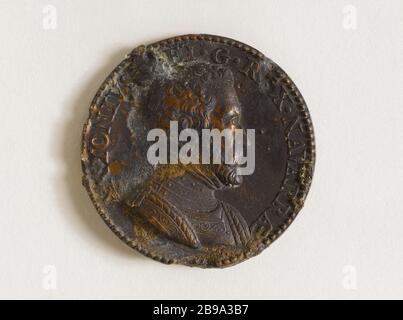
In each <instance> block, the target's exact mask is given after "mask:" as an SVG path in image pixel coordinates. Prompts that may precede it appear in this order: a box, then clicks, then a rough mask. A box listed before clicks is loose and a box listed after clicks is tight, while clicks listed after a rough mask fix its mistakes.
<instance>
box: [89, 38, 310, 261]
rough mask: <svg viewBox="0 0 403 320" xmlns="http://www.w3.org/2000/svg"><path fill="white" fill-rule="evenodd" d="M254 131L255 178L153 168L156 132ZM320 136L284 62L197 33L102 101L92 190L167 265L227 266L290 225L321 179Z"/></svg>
mask: <svg viewBox="0 0 403 320" xmlns="http://www.w3.org/2000/svg"><path fill="white" fill-rule="evenodd" d="M170 121H177V122H178V125H179V130H181V129H185V128H191V129H195V130H197V131H198V132H200V131H201V130H202V129H214V128H216V129H219V130H223V129H225V128H229V127H231V128H248V129H255V133H256V158H255V159H256V160H255V161H256V169H255V172H254V173H253V174H252V175H247V176H239V175H237V173H236V172H237V171H236V166H233V165H226V164H208V165H207V164H186V165H185V164H181V163H179V164H165V165H157V166H154V165H151V164H150V163H149V162H148V161H147V157H146V154H147V150H148V148H149V146H150V144H151V142H149V141H147V139H146V137H147V133H148V132H149V130H151V129H153V128H161V129H164V130H169V123H170ZM314 152H315V151H314V138H313V129H312V123H311V120H310V116H309V113H308V110H307V107H306V105H305V102H304V99H303V98H302V96H301V94H300V93H299V91H298V89H297V88H296V86H295V85H294V84H293V82H292V81H291V80H290V78H289V77H288V76H287V75H286V74H285V72H284V71H283V70H282V69H281V68H280V67H279V66H277V65H276V64H275V63H274V62H273V61H271V60H270V59H268V58H266V57H265V56H264V55H263V54H261V53H260V52H258V51H257V50H255V49H253V48H251V47H249V46H247V45H244V44H242V43H240V42H237V41H235V40H231V39H228V38H223V37H218V36H210V35H187V36H179V37H175V38H171V39H167V40H163V41H160V42H157V43H154V44H151V45H148V46H140V47H138V48H136V49H134V50H133V51H132V52H131V53H130V54H129V55H128V56H127V57H126V58H125V59H124V60H123V61H122V62H121V63H120V64H119V65H118V66H117V67H116V69H115V70H114V71H113V72H112V73H111V74H110V76H109V77H108V78H107V79H106V80H105V82H104V83H103V84H102V86H101V88H100V89H99V91H98V93H97V94H96V96H95V98H94V100H93V102H92V105H91V108H90V115H89V119H88V121H87V123H86V125H85V127H84V131H83V145H82V156H81V160H82V165H83V171H84V177H83V183H84V185H85V187H86V189H87V191H88V193H89V194H90V197H91V199H92V201H93V203H94V205H95V206H96V208H97V210H98V212H99V213H100V215H101V217H102V218H103V219H104V220H105V222H106V223H107V224H108V226H109V227H110V228H111V229H112V231H113V232H115V234H116V235H118V236H119V238H120V239H122V240H123V241H124V242H126V243H127V244H128V245H129V246H131V247H133V248H135V249H137V250H138V251H140V252H141V253H143V254H145V255H147V256H149V257H151V258H153V259H155V260H158V261H161V262H164V263H180V264H185V265H189V266H199V267H226V266H230V265H234V264H237V263H239V262H242V261H244V260H245V259H248V258H250V257H252V256H254V255H257V254H258V253H260V252H261V251H262V250H263V249H264V248H266V247H267V246H268V245H270V243H272V242H273V241H274V240H275V239H276V238H278V237H279V236H280V235H281V234H282V232H283V231H284V230H285V229H286V228H287V227H288V226H289V225H290V223H291V222H292V221H293V219H294V218H295V216H296V215H297V213H298V212H299V210H300V209H301V208H302V206H303V204H304V201H305V198H306V195H307V192H308V189H309V186H310V184H311V180H312V174H313V166H314V158H315V156H314Z"/></svg>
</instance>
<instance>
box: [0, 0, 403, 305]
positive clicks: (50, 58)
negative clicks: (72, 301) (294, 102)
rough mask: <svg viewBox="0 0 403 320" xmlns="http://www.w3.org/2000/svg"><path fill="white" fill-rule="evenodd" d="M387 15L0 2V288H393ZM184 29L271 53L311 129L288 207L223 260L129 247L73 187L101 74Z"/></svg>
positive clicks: (392, 96)
mask: <svg viewBox="0 0 403 320" xmlns="http://www.w3.org/2000/svg"><path fill="white" fill-rule="evenodd" d="M47 5H51V6H53V7H50V8H55V9H56V14H57V16H56V18H57V21H56V26H55V25H52V24H50V25H49V20H48V18H49V11H47V10H48V9H49V7H46V6H47ZM348 5H353V6H354V7H353V8H356V18H357V21H356V22H357V25H356V29H351V28H349V27H351V20H350V18H351V16H350V15H349V13H351V12H353V11H354V10H353V11H351V7H348ZM346 6H347V7H346ZM43 10H45V11H43ZM344 10H345V11H344ZM353 13H354V12H353ZM402 14H403V2H402V1H400V0H395V1H392V0H387V1H385V0H382V1H381V0H377V1H375V0H372V1H369V0H361V1H358V0H356V1H353V0H351V1H344V0H339V1H336V0H331V1H330V0H327V1H326V0H304V1H297V0H294V1H291V0H287V1H285V0H278V1H245V0H240V1H239V0H230V1H213V0H207V1H206V0H204V1H191V0H186V1H185V0H183V1H179V0H169V1H145V0H144V1H133V0H127V1H118V0H113V1H100V0H97V1H78V0H74V1H72V0H70V1H61V0H60V1H57V0H48V1H44V0H35V1H15V0H13V1H11V0H10V1H5V0H2V1H1V2H0V39H1V49H0V95H1V104H0V108H1V109H0V110H1V125H0V133H1V138H0V147H1V153H0V179H1V185H0V188H1V189H0V194H1V202H0V212H1V224H0V226H1V231H0V297H1V298H50V299H57V298H144V299H145V298H171V299H172V298H194V299H198V298H221V299H235V298H262V299H266V298H352V299H355V298H403V286H402V284H403V273H402V267H403V250H402V247H401V244H402V241H403V210H402V185H403V184H402V182H403V165H402V161H403V160H402V157H403V129H402V128H401V125H402V121H403V105H402V101H403V62H402V58H403V45H402V44H403V41H402V39H403V19H402ZM353 18H354V17H353ZM346 19H347V20H346ZM49 27H50V29H49ZM52 27H55V28H54V29H52ZM353 27H354V26H353ZM187 33H210V34H217V35H222V36H227V37H231V38H234V39H237V40H239V41H242V42H245V43H247V44H249V45H251V46H253V47H255V48H257V49H259V50H260V51H262V52H263V53H265V54H266V55H267V56H269V57H270V58H272V59H273V60H274V61H276V62H277V63H278V64H279V65H280V66H281V67H282V68H284V69H285V70H286V71H287V72H288V74H289V75H290V76H291V78H292V79H293V80H294V81H295V82H296V83H297V85H298V87H299V89H300V90H301V92H302V94H303V95H304V97H305V99H306V101H307V104H308V107H309V109H310V112H311V115H312V119H313V122H314V126H315V133H316V140H317V164H316V171H315V177H314V182H313V185H312V189H311V191H310V194H309V197H308V200H307V202H306V206H305V207H304V209H303V211H302V212H301V214H300V215H299V217H298V218H297V220H296V221H295V222H294V223H293V225H292V226H291V228H290V229H289V230H288V231H287V232H286V233H285V234H284V235H283V236H282V237H281V238H280V239H279V240H278V241H276V242H275V243H274V245H273V246H272V247H271V248H269V249H267V250H266V251H265V252H264V253H262V254H261V255H260V256H258V257H255V258H253V259H250V260H248V261H246V262H244V263H241V264H240V265H237V266H235V267H231V268H228V269H224V270H201V269H195V268H188V267H184V266H166V265H163V264H160V263H157V262H154V261H153V260H150V259H148V258H145V257H143V256H141V255H140V254H138V253H137V252H135V251H133V250H132V249H130V248H128V247H126V246H125V245H124V244H123V243H121V242H120V240H118V239H117V238H116V237H115V236H114V235H113V234H112V232H110V231H109V230H108V228H107V227H106V226H105V225H104V223H103V221H102V220H101V218H99V216H98V215H97V213H96V211H95V209H94V208H93V206H92V204H91V203H90V200H89V198H88V196H87V194H86V192H85V190H84V188H83V187H82V186H81V167H80V156H79V149H80V137H81V130H82V125H83V123H84V122H85V120H86V117H87V114H88V108H89V104H90V101H91V99H92V97H93V96H94V94H95V92H96V90H97V88H98V87H99V86H100V84H101V82H102V80H103V79H104V78H105V77H106V76H107V75H108V73H109V72H110V71H111V70H112V68H113V67H114V66H115V65H117V64H118V63H119V62H120V61H121V60H122V59H123V57H124V55H125V54H126V53H128V52H129V51H130V50H131V49H132V48H134V47H136V46H138V45H140V44H143V43H145V44H147V43H152V42H154V41H157V40H161V39H164V38H166V37H170V36H175V35H180V34H187ZM55 281H56V282H55Z"/></svg>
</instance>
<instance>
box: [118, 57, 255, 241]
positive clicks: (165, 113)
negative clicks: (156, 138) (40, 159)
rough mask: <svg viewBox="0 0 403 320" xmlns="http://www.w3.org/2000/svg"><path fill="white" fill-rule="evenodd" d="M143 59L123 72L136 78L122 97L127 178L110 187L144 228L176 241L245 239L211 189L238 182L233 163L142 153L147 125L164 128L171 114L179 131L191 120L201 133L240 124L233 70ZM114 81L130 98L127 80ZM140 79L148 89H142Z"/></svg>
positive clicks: (240, 221)
mask: <svg viewBox="0 0 403 320" xmlns="http://www.w3.org/2000/svg"><path fill="white" fill-rule="evenodd" d="M146 59H147V63H143V65H145V67H144V69H143V70H141V78H140V79H137V78H136V72H134V74H133V79H130V81H131V82H133V81H137V82H136V83H135V86H134V87H135V89H134V90H137V91H136V92H135V99H133V100H132V101H131V102H130V104H131V106H129V105H127V112H128V113H129V114H128V115H127V120H126V121H127V128H128V130H129V131H130V141H129V140H127V142H126V145H127V146H128V147H127V148H128V149H130V152H128V154H130V155H131V156H130V158H129V159H126V160H125V168H124V170H125V171H126V172H125V174H124V176H125V177H127V178H126V179H122V178H119V179H117V181H116V182H115V186H116V189H117V193H118V194H119V196H120V197H123V200H124V202H125V203H126V204H127V206H128V210H127V211H128V212H129V215H130V216H131V217H133V219H134V220H135V221H139V220H142V221H143V222H144V223H143V224H142V226H144V228H150V229H153V230H154V232H157V233H158V234H160V235H163V236H165V237H167V238H169V239H170V240H173V241H175V242H177V243H178V244H181V245H184V246H187V247H189V248H200V247H210V246H223V245H224V246H238V245H241V246H242V245H246V244H247V242H248V241H249V240H250V230H249V227H248V225H247V223H246V221H245V220H244V218H243V217H242V215H241V214H240V212H239V211H238V210H237V209H235V208H234V207H232V206H231V205H230V204H228V203H225V202H224V201H221V200H218V199H217V198H216V197H215V191H217V190H223V189H231V188H237V187H239V186H240V185H241V184H242V176H240V175H237V170H236V169H237V165H236V163H234V164H231V165H229V164H225V163H224V161H222V163H221V164H182V163H178V164H159V165H155V166H152V165H150V164H149V163H147V159H145V152H146V149H147V147H148V146H149V142H147V141H145V137H146V136H147V134H146V132H147V131H148V130H150V129H153V128H160V129H163V130H165V131H167V135H168V136H169V124H170V121H177V123H178V129H179V132H180V131H181V130H182V129H189V128H190V129H194V130H197V131H198V132H199V133H200V136H201V130H202V129H214V128H216V129H219V130H223V129H228V128H230V129H234V128H238V129H239V128H242V106H241V104H240V102H239V100H238V97H237V94H236V91H235V88H234V76H233V74H232V72H231V71H230V70H229V69H226V68H225V67H223V66H220V65H216V64H211V63H204V62H201V63H198V64H192V65H183V66H181V67H176V69H175V70H172V69H170V66H169V65H164V63H163V62H161V61H160V60H158V57H156V56H154V55H153V54H149V55H148V56H147V58H146ZM160 59H161V57H160ZM147 74H149V75H150V76H149V78H147V76H144V75H147ZM126 80H127V79H126ZM120 87H121V88H122V89H121V92H122V93H123V94H125V95H126V96H127V97H128V98H127V100H129V99H130V98H131V97H132V96H133V92H130V88H128V86H127V84H124V83H123V84H120ZM141 87H142V88H147V89H143V91H142V92H141V89H139V88H141ZM133 105H134V106H135V107H133ZM139 137H141V139H140V138H139ZM119 145H124V143H123V144H122V143H120V144H119ZM179 147H180V146H179ZM223 147H224V146H223ZM168 150H169V148H168ZM168 152H169V151H168ZM120 153H121V152H120ZM223 155H224V152H222V156H223ZM111 156H112V157H113V152H112V153H111ZM223 160H224V159H223ZM200 163H201V161H200ZM134 225H136V223H134Z"/></svg>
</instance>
